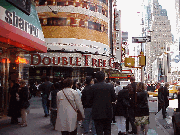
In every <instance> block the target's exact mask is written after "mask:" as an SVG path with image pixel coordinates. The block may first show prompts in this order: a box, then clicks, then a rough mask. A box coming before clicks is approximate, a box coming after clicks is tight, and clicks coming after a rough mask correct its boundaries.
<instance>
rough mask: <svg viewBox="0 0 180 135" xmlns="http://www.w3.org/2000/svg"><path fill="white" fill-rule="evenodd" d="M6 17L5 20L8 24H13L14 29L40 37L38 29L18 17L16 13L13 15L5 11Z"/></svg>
mask: <svg viewBox="0 0 180 135" xmlns="http://www.w3.org/2000/svg"><path fill="white" fill-rule="evenodd" d="M5 14H6V17H5V20H6V22H7V23H9V24H12V25H13V26H14V27H17V28H19V29H21V30H24V31H26V32H27V33H29V34H31V35H35V36H36V37H38V33H39V32H38V31H39V30H38V28H36V27H35V26H34V25H32V24H30V23H28V22H27V21H25V20H24V19H22V18H20V17H18V16H16V12H13V13H11V12H10V11H8V10H6V11H5Z"/></svg>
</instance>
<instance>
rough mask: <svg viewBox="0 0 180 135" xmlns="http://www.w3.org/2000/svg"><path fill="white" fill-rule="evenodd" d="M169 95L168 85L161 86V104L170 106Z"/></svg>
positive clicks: (159, 97) (159, 91) (159, 99)
mask: <svg viewBox="0 0 180 135" xmlns="http://www.w3.org/2000/svg"><path fill="white" fill-rule="evenodd" d="M168 96H169V91H168V89H167V87H160V88H159V89H158V102H159V105H160V106H162V105H165V107H168V106H169V99H168Z"/></svg>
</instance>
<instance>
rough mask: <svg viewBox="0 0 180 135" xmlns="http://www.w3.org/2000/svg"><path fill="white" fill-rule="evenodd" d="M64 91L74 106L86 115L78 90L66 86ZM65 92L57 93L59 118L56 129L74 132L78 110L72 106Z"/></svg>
mask: <svg viewBox="0 0 180 135" xmlns="http://www.w3.org/2000/svg"><path fill="white" fill-rule="evenodd" d="M63 91H64V93H65V94H66V96H67V98H68V99H69V100H70V102H71V104H72V105H73V106H74V108H76V109H79V110H80V112H81V114H82V115H83V117H84V110H83V106H82V102H81V99H80V97H79V94H78V92H77V91H75V90H73V89H71V88H64V89H63ZM64 93H63V92H62V90H61V91H59V92H58V93H57V119H56V125H55V130H58V131H68V132H72V131H74V130H75V129H76V128H77V112H75V110H74V109H73V108H72V106H71V105H70V103H69V102H68V100H67V99H66V97H65V95H64Z"/></svg>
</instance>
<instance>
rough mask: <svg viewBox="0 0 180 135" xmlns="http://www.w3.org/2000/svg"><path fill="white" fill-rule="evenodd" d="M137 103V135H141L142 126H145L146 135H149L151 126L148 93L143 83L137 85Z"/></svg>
mask: <svg viewBox="0 0 180 135" xmlns="http://www.w3.org/2000/svg"><path fill="white" fill-rule="evenodd" d="M135 101H136V102H135V125H136V126H137V134H138V135H140V133H141V125H143V126H144V129H145V135H147V132H148V124H149V106H148V93H147V91H145V85H144V83H142V82H139V83H138V84H137V87H136V96H135Z"/></svg>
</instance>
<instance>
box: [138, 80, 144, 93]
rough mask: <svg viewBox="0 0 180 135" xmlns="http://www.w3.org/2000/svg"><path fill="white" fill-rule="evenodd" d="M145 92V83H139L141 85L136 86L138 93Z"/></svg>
mask: <svg viewBox="0 0 180 135" xmlns="http://www.w3.org/2000/svg"><path fill="white" fill-rule="evenodd" d="M143 90H145V86H144V83H143V82H139V83H138V84H137V86H136V91H137V92H141V91H143Z"/></svg>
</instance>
